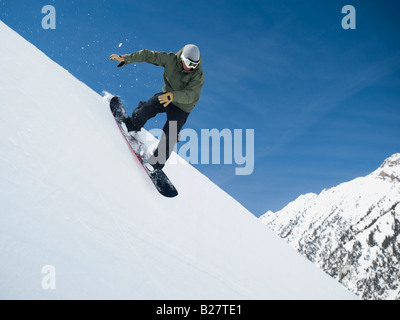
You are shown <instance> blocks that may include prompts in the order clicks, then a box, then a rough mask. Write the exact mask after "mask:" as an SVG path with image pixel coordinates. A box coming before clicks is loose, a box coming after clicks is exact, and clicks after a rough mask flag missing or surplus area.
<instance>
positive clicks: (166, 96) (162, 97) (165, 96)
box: [158, 92, 174, 107]
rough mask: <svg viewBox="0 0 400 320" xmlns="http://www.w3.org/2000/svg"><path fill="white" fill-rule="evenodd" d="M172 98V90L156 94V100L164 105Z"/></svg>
mask: <svg viewBox="0 0 400 320" xmlns="http://www.w3.org/2000/svg"><path fill="white" fill-rule="evenodd" d="M172 100H174V94H173V93H172V92H167V93H164V94H161V95H159V96H158V101H160V103H161V104H162V105H163V106H164V107H166V106H168V105H169V104H170V103H171V102H172Z"/></svg>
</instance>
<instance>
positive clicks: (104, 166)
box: [0, 22, 355, 299]
mask: <svg viewBox="0 0 400 320" xmlns="http://www.w3.org/2000/svg"><path fill="white" fill-rule="evenodd" d="M0 42H1V43H2V44H3V45H2V46H0V108H1V117H0V137H1V138H0V206H1V212H0V298H1V299H11V298H33V299H42V298H49V299H52V298H62V299H67V298H93V299H96V298H124V299H267V298H271V299H282V298H288V299H296V298H301V299H311V298H317V299H331V298H333V299H336V298H339V299H352V298H355V296H354V295H353V294H351V293H350V292H348V291H347V290H346V289H344V288H343V287H342V286H341V285H340V284H339V283H338V282H337V281H336V280H334V279H332V278H331V277H329V276H328V275H326V274H325V273H324V272H323V271H321V270H320V269H318V268H317V267H316V266H314V265H313V264H312V263H311V262H309V261H308V260H307V259H305V258H304V257H302V256H301V255H300V254H299V253H298V252H296V251H295V250H293V249H292V248H291V247H290V246H288V245H287V244H286V243H285V242H284V241H282V240H281V239H280V238H279V237H278V236H277V235H275V234H274V233H273V232H272V231H269V230H268V229H266V228H265V226H264V225H262V224H261V223H260V222H259V220H258V219H256V218H255V217H254V216H252V215H251V214H250V213H249V212H248V211H246V209H244V208H243V207H242V206H241V205H240V204H239V203H238V202H236V201H235V200H234V199H232V198H231V197H230V196H229V195H227V194H226V193H225V192H223V191H222V190H221V189H219V188H218V187H217V186H215V185H214V184H213V183H212V182H211V181H209V180H208V179H207V178H206V177H205V176H203V175H202V174H200V173H199V172H198V171H196V170H195V169H194V168H192V167H191V166H189V165H182V164H180V165H168V166H167V167H166V171H167V173H168V174H169V176H170V178H171V180H172V181H173V182H174V183H175V185H176V186H177V188H178V190H179V192H180V194H179V196H178V197H176V198H173V199H167V198H164V197H162V196H160V195H159V193H158V192H157V191H156V190H155V189H154V186H153V185H152V184H151V182H150V180H149V179H148V178H147V177H146V174H145V172H144V170H143V169H142V168H141V166H140V165H139V163H138V162H137V160H136V159H134V158H133V156H132V154H131V153H130V152H129V149H128V148H127V146H126V144H125V141H124V140H123V138H122V136H121V134H120V132H119V131H118V128H117V127H116V124H115V122H114V119H113V117H112V115H111V113H110V111H109V107H108V104H107V102H106V101H105V99H103V98H102V97H101V96H100V95H98V94H97V93H95V92H94V91H92V90H91V89H90V88H88V87H87V86H86V85H85V84H83V83H82V82H80V81H78V80H77V79H75V78H74V77H73V76H72V75H71V74H69V73H68V72H67V71H66V70H64V69H63V68H61V67H60V66H59V65H57V64H56V63H54V62H53V61H51V60H50V59H49V58H48V57H46V56H45V55H44V54H43V53H41V52H40V51H39V50H38V49H36V48H35V47H34V46H33V45H31V44H29V43H28V42H26V41H25V40H24V39H23V38H21V37H20V36H19V35H17V34H16V33H15V32H14V31H12V30H11V29H9V28H8V27H7V26H5V25H4V24H3V23H2V22H0ZM105 89H106V88H105ZM265 244H267V246H266V245H265ZM46 266H50V269H48V267H46ZM54 271H55V273H54ZM42 272H43V273H42ZM54 281H55V289H51V285H52V284H54ZM49 284H50V289H48V285H49Z"/></svg>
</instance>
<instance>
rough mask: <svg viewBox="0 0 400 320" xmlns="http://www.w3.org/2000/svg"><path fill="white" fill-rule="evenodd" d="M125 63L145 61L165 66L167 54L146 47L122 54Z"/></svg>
mask: <svg viewBox="0 0 400 320" xmlns="http://www.w3.org/2000/svg"><path fill="white" fill-rule="evenodd" d="M123 57H124V60H125V64H124V65H126V64H130V63H133V62H147V63H151V64H155V65H157V66H161V67H165V65H166V64H167V62H168V59H169V54H168V53H166V52H158V51H151V50H147V49H143V50H140V51H138V52H133V53H131V54H126V55H123Z"/></svg>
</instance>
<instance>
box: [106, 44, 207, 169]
mask: <svg viewBox="0 0 400 320" xmlns="http://www.w3.org/2000/svg"><path fill="white" fill-rule="evenodd" d="M110 60H113V61H118V62H120V63H119V64H118V67H123V66H125V65H127V64H130V63H134V62H147V63H150V64H154V65H157V66H161V67H164V76H163V78H164V87H163V88H162V92H160V93H157V94H155V95H154V96H153V97H152V98H150V99H149V100H148V101H146V102H143V101H141V102H139V105H138V107H137V108H136V109H135V110H134V111H133V113H132V117H131V118H124V119H121V120H122V121H123V122H124V123H125V125H126V127H127V129H128V131H133V132H137V131H139V130H140V129H141V128H142V127H143V126H144V125H145V123H146V122H147V120H149V119H150V118H153V117H155V116H156V115H157V114H158V113H164V112H165V113H166V114H167V121H166V123H165V125H164V127H163V133H164V134H163V135H162V138H161V141H160V143H159V144H158V146H157V148H156V150H155V151H154V153H153V155H152V156H151V157H150V158H149V159H148V162H149V163H151V164H152V166H153V168H154V169H162V168H163V167H164V165H165V162H166V161H167V160H168V158H169V156H170V154H171V153H172V150H173V148H174V146H175V144H176V143H177V141H178V135H179V132H180V131H181V129H182V127H183V125H184V124H185V122H186V120H187V118H188V116H189V113H190V112H191V111H192V110H193V108H194V107H195V105H196V104H197V102H198V101H199V98H200V92H201V88H202V87H203V84H204V73H203V69H202V67H201V62H202V60H201V55H200V50H199V48H198V47H197V46H195V45H193V44H187V45H185V46H184V47H183V48H182V49H181V50H179V51H178V53H176V54H175V53H172V52H171V53H166V52H158V51H150V50H147V49H143V50H140V51H138V52H133V53H131V54H127V55H118V54H115V53H114V54H112V55H111V56H110Z"/></svg>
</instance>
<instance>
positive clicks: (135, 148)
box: [110, 96, 178, 198]
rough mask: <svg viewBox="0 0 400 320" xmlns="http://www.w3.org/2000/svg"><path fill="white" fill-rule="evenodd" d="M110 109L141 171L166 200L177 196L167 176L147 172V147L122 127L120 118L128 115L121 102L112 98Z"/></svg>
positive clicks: (161, 173) (162, 172)
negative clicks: (142, 170)
mask: <svg viewBox="0 0 400 320" xmlns="http://www.w3.org/2000/svg"><path fill="white" fill-rule="evenodd" d="M110 109H111V112H112V114H113V116H114V119H115V122H116V123H117V125H118V128H119V130H120V131H121V133H122V136H123V137H124V138H125V141H126V142H127V143H128V146H129V148H130V150H131V151H132V153H133V154H134V155H135V156H136V158H137V159H138V160H139V162H140V164H141V165H142V167H143V169H144V170H145V171H146V173H147V175H148V176H149V178H150V179H151V181H152V182H153V184H154V186H155V187H156V189H157V190H158V192H160V194H162V195H163V196H165V197H168V198H173V197H176V196H177V195H178V191H177V190H176V188H175V187H174V185H173V184H172V183H171V181H170V180H169V178H168V177H167V175H166V174H165V172H164V171H162V170H159V169H155V170H149V167H148V162H147V160H146V158H147V154H146V151H147V147H146V145H145V144H144V143H143V142H142V141H140V138H139V136H138V135H137V134H131V133H129V132H127V131H125V129H124V128H123V126H122V123H123V122H122V121H121V117H124V118H127V117H128V114H127V112H126V110H125V108H124V106H123V104H122V102H121V100H120V99H119V98H118V97H116V96H114V97H112V98H111V100H110Z"/></svg>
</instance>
